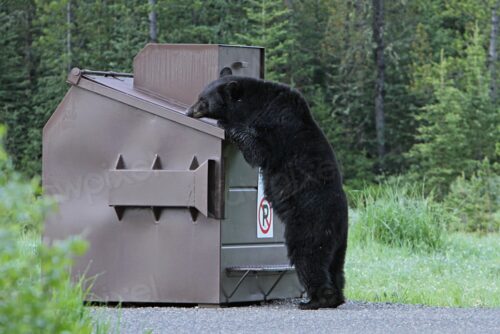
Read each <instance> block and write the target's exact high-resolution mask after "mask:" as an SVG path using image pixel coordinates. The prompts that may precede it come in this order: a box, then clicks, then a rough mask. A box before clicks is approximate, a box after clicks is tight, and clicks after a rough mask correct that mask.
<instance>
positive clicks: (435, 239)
mask: <svg viewBox="0 0 500 334" xmlns="http://www.w3.org/2000/svg"><path fill="white" fill-rule="evenodd" d="M351 199H353V197H352V196H351ZM354 206H355V207H356V208H357V209H356V217H357V219H356V220H355V223H354V224H353V225H352V228H351V231H350V234H351V235H352V238H353V239H354V240H357V242H361V243H365V242H370V241H376V242H380V243H382V244H385V245H390V246H396V247H406V248H409V249H413V250H424V251H431V250H436V249H440V248H442V247H443V245H444V233H443V232H444V228H445V226H446V225H448V223H449V219H451V218H450V216H447V215H446V212H445V210H444V209H443V208H442V207H441V206H439V205H438V204H437V203H435V202H433V200H432V198H428V197H425V196H424V194H423V191H422V189H418V188H417V187H415V186H413V187H411V186H408V185H402V184H399V183H398V182H395V183H393V184H390V183H385V184H383V185H381V186H379V187H368V188H366V189H365V190H363V192H362V193H361V194H358V195H357V196H356V197H354Z"/></svg>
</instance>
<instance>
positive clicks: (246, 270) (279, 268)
mask: <svg viewBox="0 0 500 334" xmlns="http://www.w3.org/2000/svg"><path fill="white" fill-rule="evenodd" d="M293 271H295V267H294V266H290V265H288V264H278V265H262V266H237V267H228V268H226V273H227V274H231V273H243V275H242V276H241V278H240V279H239V280H238V282H237V283H236V285H235V287H234V288H233V290H232V291H231V293H230V294H229V295H227V294H226V292H225V291H224V290H223V289H222V293H223V294H224V297H225V298H226V303H229V299H231V297H233V296H234V294H235V293H236V291H238V289H239V287H240V286H241V284H242V283H243V281H244V280H245V279H246V278H247V277H248V276H249V275H250V274H253V275H255V280H256V281H257V285H258V287H259V290H260V292H261V293H262V297H263V299H264V301H267V297H269V295H270V294H271V293H272V292H273V290H274V289H275V288H276V286H277V285H278V283H279V282H280V281H281V279H282V278H283V277H284V276H285V274H286V273H289V272H293ZM259 273H279V276H278V278H277V279H276V280H275V281H274V283H273V284H272V285H271V287H270V288H269V289H268V290H267V291H265V290H263V289H262V288H261V286H260V284H259V283H258V282H259Z"/></svg>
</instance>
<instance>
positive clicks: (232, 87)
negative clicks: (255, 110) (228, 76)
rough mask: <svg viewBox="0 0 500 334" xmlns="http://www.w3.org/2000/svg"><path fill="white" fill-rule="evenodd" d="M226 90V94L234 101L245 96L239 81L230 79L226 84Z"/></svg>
mask: <svg viewBox="0 0 500 334" xmlns="http://www.w3.org/2000/svg"><path fill="white" fill-rule="evenodd" d="M224 90H225V92H226V94H227V95H228V96H229V97H231V99H232V100H233V101H236V100H239V99H240V98H241V97H242V96H243V88H242V87H241V85H240V83H239V82H237V81H229V82H228V83H227V84H226V85H225V86H224Z"/></svg>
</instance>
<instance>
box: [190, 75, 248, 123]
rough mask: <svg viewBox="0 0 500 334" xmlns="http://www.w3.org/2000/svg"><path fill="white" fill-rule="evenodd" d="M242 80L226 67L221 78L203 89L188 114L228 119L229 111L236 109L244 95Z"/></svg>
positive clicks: (220, 119)
mask: <svg viewBox="0 0 500 334" xmlns="http://www.w3.org/2000/svg"><path fill="white" fill-rule="evenodd" d="M240 80H241V77H235V76H233V75H232V71H231V69H230V68H228V67H225V68H224V69H223V70H222V71H221V73H220V78H219V79H217V80H215V81H212V82H211V83H209V84H208V85H207V86H206V87H205V88H204V89H203V91H202V92H201V93H200V95H199V96H198V101H196V103H195V104H193V105H192V106H191V107H190V108H189V109H188V111H187V116H189V117H194V118H201V117H208V118H212V119H216V120H219V121H224V120H227V118H228V114H229V112H230V111H231V110H234V108H235V106H236V105H237V104H238V102H241V98H242V96H243V88H242V85H241V82H240Z"/></svg>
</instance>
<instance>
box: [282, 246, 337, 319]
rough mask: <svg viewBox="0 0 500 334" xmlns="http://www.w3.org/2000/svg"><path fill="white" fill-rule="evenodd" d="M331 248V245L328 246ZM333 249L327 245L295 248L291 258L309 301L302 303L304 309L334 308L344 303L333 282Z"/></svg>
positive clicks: (301, 306)
mask: <svg viewBox="0 0 500 334" xmlns="http://www.w3.org/2000/svg"><path fill="white" fill-rule="evenodd" d="M327 248H329V247H327ZM332 253H333V251H332V250H331V249H330V250H328V249H325V247H306V248H302V249H295V250H294V253H293V256H291V260H292V262H293V264H294V265H295V270H296V271H297V275H298V277H299V280H300V282H301V283H302V284H303V285H304V287H305V289H306V292H307V295H308V297H309V299H310V300H309V301H308V302H304V303H301V304H300V306H299V307H300V308H301V309H303V310H316V309H318V308H334V307H337V306H339V305H341V304H342V303H343V299H342V300H340V299H339V296H338V294H337V289H336V287H335V285H334V284H332V281H331V277H330V272H329V266H330V263H331V261H332Z"/></svg>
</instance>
